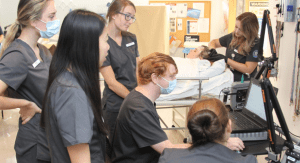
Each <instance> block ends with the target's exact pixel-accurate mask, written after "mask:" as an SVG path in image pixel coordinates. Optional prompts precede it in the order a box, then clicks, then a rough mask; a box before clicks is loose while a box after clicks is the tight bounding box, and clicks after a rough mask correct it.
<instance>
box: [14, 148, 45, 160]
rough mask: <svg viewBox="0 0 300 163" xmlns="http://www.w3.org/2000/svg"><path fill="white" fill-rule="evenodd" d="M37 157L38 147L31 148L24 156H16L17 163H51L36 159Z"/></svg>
mask: <svg viewBox="0 0 300 163" xmlns="http://www.w3.org/2000/svg"><path fill="white" fill-rule="evenodd" d="M36 155H37V145H35V146H33V147H31V148H30V149H29V150H28V151H27V152H26V153H24V154H23V155H18V154H16V156H17V163H51V162H50V161H43V160H38V159H37V158H36Z"/></svg>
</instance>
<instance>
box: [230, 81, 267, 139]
mask: <svg viewBox="0 0 300 163" xmlns="http://www.w3.org/2000/svg"><path fill="white" fill-rule="evenodd" d="M229 116H230V119H231V120H232V133H231V137H239V138H240V139H242V140H243V141H257V140H267V139H268V133H267V120H266V113H265V108H264V103H263V97H262V91H261V86H260V83H259V81H258V80H256V79H254V78H253V79H251V81H250V84H249V88H248V91H247V95H246V101H245V105H244V107H243V108H242V109H241V110H232V109H231V111H230V112H229Z"/></svg>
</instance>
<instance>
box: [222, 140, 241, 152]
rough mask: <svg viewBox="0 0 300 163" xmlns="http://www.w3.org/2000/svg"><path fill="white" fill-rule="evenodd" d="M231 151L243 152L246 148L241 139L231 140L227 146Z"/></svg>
mask: <svg viewBox="0 0 300 163" xmlns="http://www.w3.org/2000/svg"><path fill="white" fill-rule="evenodd" d="M226 146H227V147H228V148H229V149H231V150H238V151H242V150H243V149H244V148H245V146H244V142H243V141H242V140H241V139H240V138H229V139H228V141H227V145H226Z"/></svg>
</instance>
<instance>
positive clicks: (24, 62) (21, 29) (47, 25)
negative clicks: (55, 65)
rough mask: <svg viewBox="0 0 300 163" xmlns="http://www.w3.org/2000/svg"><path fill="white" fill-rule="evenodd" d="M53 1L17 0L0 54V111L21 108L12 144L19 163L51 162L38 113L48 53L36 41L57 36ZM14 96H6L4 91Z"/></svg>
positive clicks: (46, 74) (44, 89) (56, 21)
mask: <svg viewBox="0 0 300 163" xmlns="http://www.w3.org/2000/svg"><path fill="white" fill-rule="evenodd" d="M59 28H60V21H59V20H58V19H57V18H56V8H55V5H54V1H53V0H20V2H19V5H18V11H17V19H16V20H15V22H14V23H12V25H11V26H10V27H9V29H8V32H7V34H6V36H5V39H4V40H3V42H2V47H1V52H0V57H1V59H0V110H7V109H15V108H20V112H19V113H20V119H19V131H18V134H17V137H16V142H15V151H16V158H17V162H18V163H40V162H50V154H49V149H48V147H47V146H48V143H47V141H46V134H45V131H44V130H43V129H42V128H40V125H39V121H40V116H41V114H40V112H41V109H40V108H42V102H43V97H44V94H45V91H46V84H47V80H48V73H49V66H50V61H51V58H52V56H51V53H50V51H49V50H48V49H47V48H46V47H45V46H43V45H42V44H39V43H38V39H39V38H40V37H42V38H50V37H52V36H53V35H55V34H56V33H58V31H59ZM8 91H9V92H14V93H13V94H14V95H16V94H17V95H18V98H15V97H16V96H10V95H9V97H6V95H7V93H6V92H8Z"/></svg>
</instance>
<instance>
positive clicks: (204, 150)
mask: <svg viewBox="0 0 300 163" xmlns="http://www.w3.org/2000/svg"><path fill="white" fill-rule="evenodd" d="M228 114H229V113H228V110H227V109H226V107H225V105H224V104H223V103H222V102H221V101H220V100H218V99H216V98H211V99H204V100H199V101H197V102H196V103H195V104H193V106H192V107H191V109H190V111H189V113H188V116H187V120H188V124H187V127H188V129H189V132H190V134H191V136H192V146H191V147H190V148H188V149H170V148H166V149H165V150H164V151H163V153H162V155H161V157H160V159H159V161H158V162H159V163H182V162H184V163H195V162H204V163H210V162H213V163H257V160H256V158H255V157H254V156H252V155H247V156H246V157H243V156H241V155H240V154H238V153H236V152H235V151H232V150H231V149H229V148H228V147H227V143H228V140H229V137H230V133H231V131H232V128H231V120H230V119H229V115H228ZM200 160H201V161H200Z"/></svg>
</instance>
